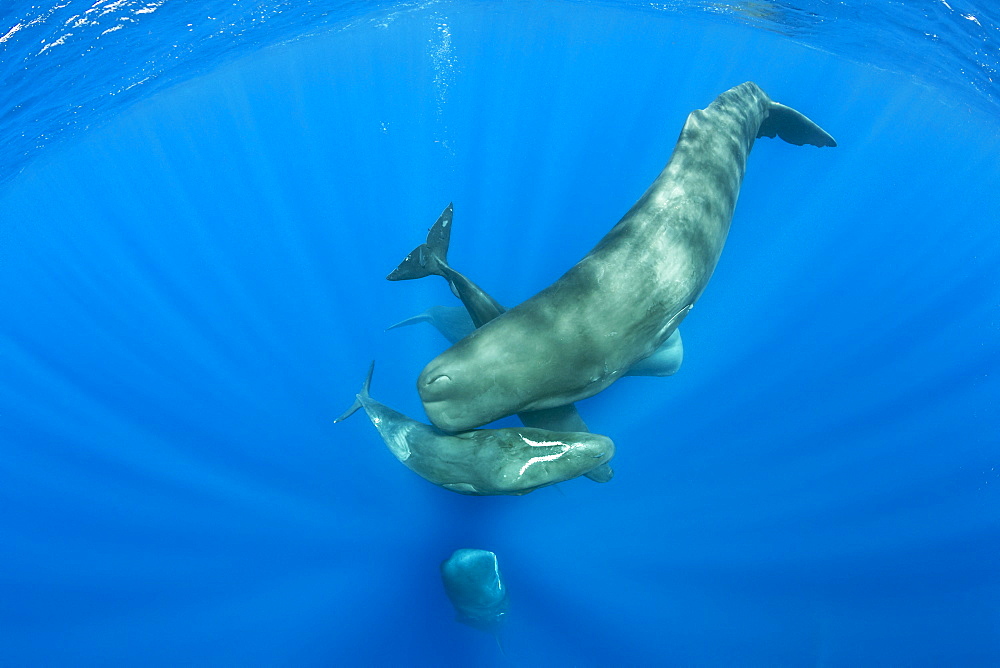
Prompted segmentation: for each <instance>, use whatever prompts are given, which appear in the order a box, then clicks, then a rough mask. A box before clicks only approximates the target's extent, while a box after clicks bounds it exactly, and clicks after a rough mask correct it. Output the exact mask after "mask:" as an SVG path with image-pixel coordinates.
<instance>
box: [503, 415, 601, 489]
mask: <svg viewBox="0 0 1000 668" xmlns="http://www.w3.org/2000/svg"><path fill="white" fill-rule="evenodd" d="M498 432H503V433H504V436H505V437H507V438H508V439H509V443H508V447H506V448H499V450H500V451H501V452H503V453H504V459H505V460H506V461H504V462H503V463H502V465H501V466H499V467H498V468H497V470H496V480H495V481H494V484H495V486H496V487H497V489H499V490H501V491H503V492H504V493H507V494H511V493H522V494H527V493H528V492H531V491H534V490H536V489H538V488H540V487H545V486H547V485H554V484H556V483H560V482H565V481H567V480H572V479H573V478H577V477H579V476H582V475H583V474H585V473H587V472H589V471H591V470H593V469H595V468H597V467H598V466H600V465H601V464H606V463H608V462H609V461H611V458H612V457H614V454H615V444H614V442H613V441H612V440H611V439H610V438H608V437H607V436H604V435H602V434H591V433H587V432H554V431H548V430H546V429H534V428H510V429H502V430H498Z"/></svg>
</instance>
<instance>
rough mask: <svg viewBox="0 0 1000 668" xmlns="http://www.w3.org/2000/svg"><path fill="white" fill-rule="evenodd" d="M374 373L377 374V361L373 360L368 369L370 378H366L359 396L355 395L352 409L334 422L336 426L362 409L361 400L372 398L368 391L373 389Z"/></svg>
mask: <svg viewBox="0 0 1000 668" xmlns="http://www.w3.org/2000/svg"><path fill="white" fill-rule="evenodd" d="M373 373H375V360H372V363H371V365H370V366H369V367H368V377H367V378H365V383H364V385H362V386H361V391H360V392H358V393H357V395H355V398H354V403H353V404H351V407H350V408H348V409H347V410H346V411H344V414H343V415H341V416H340V417H339V418H337V419H336V420H334V421H333V423H334V424H336V423H338V422H342V421H344V420H346V419H347V418H349V417H351V416H352V415H354V413H355V411H357V410H358V409H359V408H361V400H362V399H367V398H368V397H369V396H370V395H369V394H368V391H369V390H370V389H371V386H372V374H373Z"/></svg>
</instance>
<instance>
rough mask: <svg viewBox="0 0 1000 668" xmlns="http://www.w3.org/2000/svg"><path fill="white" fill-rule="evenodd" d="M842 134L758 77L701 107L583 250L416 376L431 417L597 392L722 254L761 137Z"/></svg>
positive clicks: (633, 358)
mask: <svg viewBox="0 0 1000 668" xmlns="http://www.w3.org/2000/svg"><path fill="white" fill-rule="evenodd" d="M775 136H777V137H780V138H781V139H783V140H785V141H786V142H789V143H791V144H796V145H804V144H812V145H814V146H821V147H822V146H836V142H835V141H834V139H833V137H831V136H830V135H829V134H827V133H826V132H825V131H824V130H823V129H822V128H820V127H819V126H818V125H816V124H815V123H813V122H812V121H811V120H809V119H808V118H806V117H805V116H803V115H802V114H800V113H799V112H798V111H795V110H794V109H791V108H789V107H786V106H784V105H781V104H778V103H776V102H773V101H772V100H771V99H770V98H769V97H768V96H767V94H766V93H764V91H763V90H761V89H760V87H759V86H757V85H756V84H755V83H752V82H747V83H744V84H741V85H739V86H736V87H735V88H731V89H730V90H728V91H726V92H724V93H722V94H721V95H719V96H718V97H717V98H716V99H715V100H714V101H713V102H712V103H711V104H710V105H709V106H708V107H707V108H705V109H699V110H695V111H693V112H691V114H690V115H689V116H688V118H687V121H686V123H685V124H684V128H683V129H682V130H681V134H680V137H679V138H678V140H677V144H676V146H675V147H674V151H673V154H672V155H671V156H670V160H669V161H668V162H667V165H666V167H664V169H663V171H662V172H661V173H660V175H659V176H658V177H657V178H656V180H655V181H653V184H652V185H651V186H650V187H649V189H648V190H646V192H645V194H643V196H642V197H641V198H640V199H639V201H638V202H636V203H635V205H633V206H632V208H631V209H629V211H628V212H627V213H626V214H625V216H624V217H623V218H622V219H621V220H620V221H619V222H618V223H617V224H616V225H615V226H614V227H613V228H612V229H611V231H610V232H608V233H607V235H605V236H604V238H603V239H601V240H600V241H599V242H598V244H597V245H596V246H595V247H594V248H593V250H591V251H590V252H589V253H588V254H587V255H586V256H585V257H584V258H583V259H582V260H580V262H578V263H577V264H576V265H575V266H574V267H572V268H571V269H570V270H569V271H568V272H566V273H565V274H564V275H563V276H562V277H561V278H559V279H558V280H556V282H555V283H553V284H552V285H550V286H549V287H547V288H545V289H544V290H542V291H541V292H539V293H538V294H537V295H535V296H534V297H531V298H530V299H528V300H527V301H525V302H523V303H521V304H519V305H518V306H516V307H514V308H512V309H511V310H509V311H507V312H506V313H503V314H502V315H500V316H498V317H496V318H495V319H493V320H491V321H490V322H488V323H486V324H485V325H483V326H482V327H480V328H479V329H477V330H476V331H475V332H473V333H472V334H471V335H469V336H467V337H465V338H464V339H462V340H461V341H459V342H458V343H456V344H455V345H454V346H452V347H451V348H449V349H448V350H446V351H445V352H443V353H442V354H440V355H438V356H437V357H436V358H434V359H433V360H431V361H430V362H429V363H428V364H427V366H426V367H424V370H423V371H422V372H421V374H420V376H419V378H418V379H417V390H418V391H419V393H420V397H421V400H422V401H423V404H424V410H425V411H426V412H427V415H428V417H429V418H430V419H431V421H432V422H433V423H434V424H435V425H436V426H438V427H440V428H441V429H443V430H445V431H464V430H466V429H471V428H473V427H476V426H479V425H483V424H486V423H488V422H492V421H493V420H496V419H499V418H501V417H503V416H505V415H512V414H514V413H519V412H522V411H536V410H543V409H551V408H555V407H557V406H563V405H566V404H569V403H572V402H574V401H578V400H580V399H584V398H586V397H590V396H593V395H595V394H597V393H598V392H600V391H601V390H603V389H604V388H606V387H608V386H609V385H610V384H611V383H613V382H614V381H615V380H617V379H618V378H620V377H621V376H622V375H624V374H625V373H626V372H627V371H628V369H630V368H632V367H633V366H634V365H635V364H636V363H637V362H639V361H640V360H642V359H644V358H646V357H648V356H649V355H651V354H652V353H653V352H654V351H655V350H656V349H657V348H659V347H660V346H661V345H663V343H664V342H665V341H666V340H667V339H668V338H669V337H670V335H671V334H672V333H673V332H674V331H675V330H676V329H677V326H678V325H679V324H680V323H681V321H682V320H684V318H685V317H686V316H687V314H688V313H689V312H690V310H691V307H692V306H693V305H694V303H695V302H696V301H697V299H698V297H699V296H701V294H702V292H703V291H704V289H705V286H706V285H707V284H708V280H709V278H710V277H711V276H712V272H713V271H714V270H715V266H716V264H717V263H718V261H719V256H720V255H721V253H722V247H723V245H724V243H725V241H726V236H727V235H728V233H729V226H730V222H731V220H732V216H733V210H734V208H735V206H736V199H737V196H738V195H739V191H740V185H741V184H742V182H743V174H744V172H745V170H746V161H747V157H748V156H749V154H750V149H751V148H752V147H753V144H754V140H755V139H756V138H757V137H775Z"/></svg>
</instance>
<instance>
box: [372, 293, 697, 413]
mask: <svg viewBox="0 0 1000 668" xmlns="http://www.w3.org/2000/svg"><path fill="white" fill-rule="evenodd" d="M421 322H426V323H428V324H430V325H432V326H433V327H434V329H436V330H437V331H439V332H441V335H442V336H443V337H444V338H446V339H447V340H448V343H452V344H455V343H458V342H459V341H460V340H461V339H464V338H465V337H467V336H468V335H469V334H472V332H473V331H475V329H476V326H475V324H473V322H472V318H470V317H469V312H468V311H466V310H465V309H464V308H463V307H461V306H432V307H430V308H429V309H427V310H426V311H424V312H423V313H418V314H417V315H415V316H413V317H412V318H407V319H406V320H401V321H400V322H397V323H396V324H395V325H392V326H390V327H388V328H387V329H396V328H397V327H406V326H408V325H416V324H419V323H421ZM683 361H684V342H683V341H682V340H681V330H680V329H675V330H674V333H673V334H671V335H670V336H669V337H668V338H667V340H666V341H665V342H664V344H663V345H662V346H660V347H659V348H657V349H656V351H655V352H654V353H653V354H652V355H650V356H649V357H647V358H645V359H642V360H639V361H638V362H636V363H635V364H634V365H632V366H631V367H630V368H629V370H628V371H626V372H625V375H626V376H660V377H662V376H672V375H674V374H675V373H677V371H678V370H680V368H681V363H682V362H683ZM533 426H536V427H537V426H540V425H533ZM549 428H550V429H552V428H554V427H549Z"/></svg>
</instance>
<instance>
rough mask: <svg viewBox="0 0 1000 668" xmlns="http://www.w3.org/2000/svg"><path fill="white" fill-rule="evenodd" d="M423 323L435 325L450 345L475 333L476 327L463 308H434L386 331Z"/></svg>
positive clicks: (398, 323)
mask: <svg viewBox="0 0 1000 668" xmlns="http://www.w3.org/2000/svg"><path fill="white" fill-rule="evenodd" d="M421 322H429V323H430V324H432V325H434V328H435V329H437V331H439V332H441V334H442V335H443V336H444V338H446V339H448V342H449V343H452V344H455V343H458V341H459V340H461V339H464V338H465V337H466V336H468V335H469V334H472V332H474V331H475V329H476V325H475V323H474V322H472V317H471V316H469V312H468V311H467V310H466V309H465V308H463V307H461V306H432V307H430V308H429V309H427V310H426V311H424V312H423V313H420V314H418V315H415V316H413V317H412V318H407V319H406V320H403V321H401V322H397V323H396V324H395V325H392V326H391V327H387V328H386V330H387V331H388V330H390V329H396V328H397V327H406V326H407V325H416V324H418V323H421Z"/></svg>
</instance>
